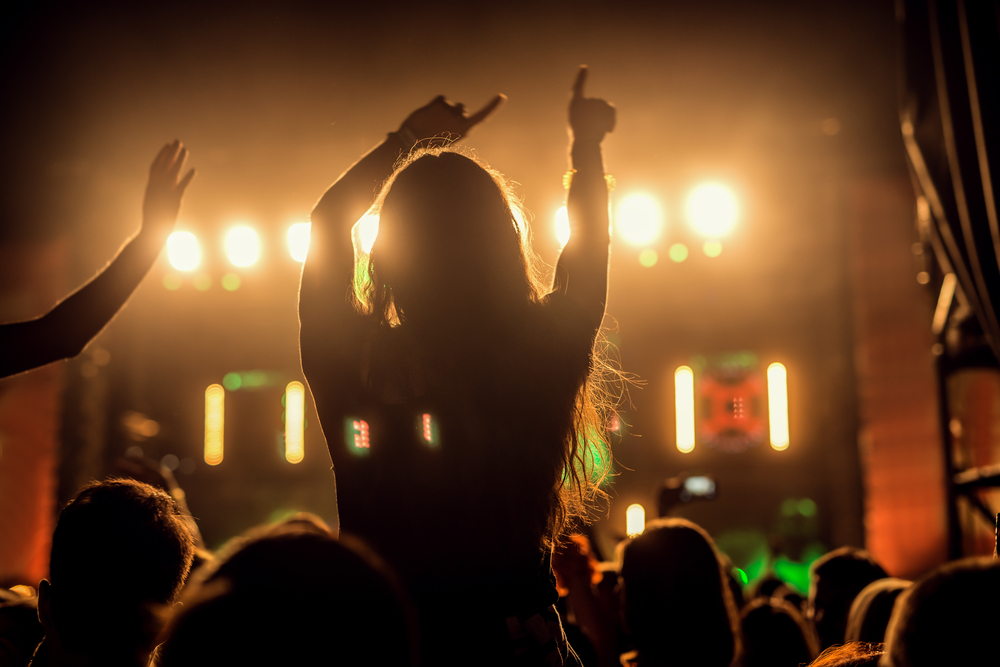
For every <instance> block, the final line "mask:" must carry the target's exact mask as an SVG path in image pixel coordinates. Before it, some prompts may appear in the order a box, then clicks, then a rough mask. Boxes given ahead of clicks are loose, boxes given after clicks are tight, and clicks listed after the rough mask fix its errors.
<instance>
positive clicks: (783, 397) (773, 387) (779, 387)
mask: <svg viewBox="0 0 1000 667" xmlns="http://www.w3.org/2000/svg"><path fill="white" fill-rule="evenodd" d="M767 416H768V420H769V422H770V426H771V447H773V448H774V449H776V450H777V451H779V452H780V451H784V450H786V449H788V441H789V438H788V374H787V372H786V371H785V367H784V366H782V365H781V364H771V365H770V366H768V367H767Z"/></svg>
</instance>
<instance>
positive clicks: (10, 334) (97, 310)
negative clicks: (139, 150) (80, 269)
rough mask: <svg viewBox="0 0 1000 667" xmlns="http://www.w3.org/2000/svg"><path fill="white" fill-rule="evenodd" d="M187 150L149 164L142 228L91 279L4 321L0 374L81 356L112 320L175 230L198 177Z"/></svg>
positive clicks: (175, 149) (169, 149)
mask: <svg viewBox="0 0 1000 667" xmlns="http://www.w3.org/2000/svg"><path fill="white" fill-rule="evenodd" d="M187 155H188V152H187V149H186V148H184V145H183V144H182V143H181V142H180V141H174V142H173V143H171V144H167V145H166V146H164V147H163V148H162V149H160V152H159V153H158V154H157V156H156V159H155V160H153V164H152V166H150V168H149V181H148V182H147V184H146V196H145V198H144V200H143V204H142V227H141V228H140V229H139V233H138V234H136V235H135V236H133V237H132V238H131V239H130V240H129V241H128V242H127V243H126V244H125V245H124V246H122V248H121V250H119V251H118V254H117V255H116V256H115V258H114V259H113V260H111V262H110V263H109V264H108V265H107V266H106V267H105V268H104V269H102V270H101V271H100V273H98V274H97V275H96V276H94V277H93V278H92V279H91V280H90V282H88V283H87V284H86V285H84V286H83V287H81V288H80V289H78V290H77V291H76V292H74V293H73V294H71V295H69V296H68V297H66V298H65V299H63V300H62V301H60V302H59V304H57V305H56V306H55V307H54V308H52V310H50V311H49V312H48V313H46V314H45V315H43V316H42V317H39V318H37V319H34V320H28V321H26V322H14V323H12V324H3V325H0V378H4V377H7V376H8V375H15V374H17V373H22V372H24V371H29V370H31V369H33V368H38V367H39V366H44V365H45V364H49V363H52V362H53V361H58V360H60V359H69V358H71V357H75V356H76V355H78V354H80V352H82V351H83V350H84V349H85V348H86V347H87V345H88V344H89V343H90V341H91V340H93V339H94V337H95V336H97V334H99V333H100V332H101V330H102V329H104V327H105V326H106V325H107V324H108V322H110V321H111V320H112V319H114V317H115V315H116V314H117V313H118V311H119V310H120V309H121V307H122V306H123V305H125V302H126V301H128V298H129V297H130V296H132V292H134V291H135V288H136V287H137V286H138V285H139V283H140V282H142V279H143V278H145V277H146V274H147V273H148V272H149V269H150V267H151V266H153V262H155V261H156V258H157V257H158V256H159V254H160V250H162V249H163V245H164V244H165V243H166V242H167V237H168V236H170V233H171V232H172V231H173V229H174V223H176V222H177V214H178V213H179V212H180V208H181V199H182V198H183V197H184V191H185V190H186V189H187V186H188V183H190V182H191V179H192V178H193V177H194V170H193V169H191V170H190V171H188V172H187V173H186V174H185V175H184V176H183V177H181V171H182V170H183V169H184V162H185V161H186V160H187Z"/></svg>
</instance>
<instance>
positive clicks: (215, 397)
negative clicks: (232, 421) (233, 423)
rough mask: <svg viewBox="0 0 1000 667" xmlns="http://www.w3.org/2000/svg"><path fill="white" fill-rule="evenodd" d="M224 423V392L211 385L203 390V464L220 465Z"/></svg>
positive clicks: (219, 387)
mask: <svg viewBox="0 0 1000 667" xmlns="http://www.w3.org/2000/svg"><path fill="white" fill-rule="evenodd" d="M225 422H226V390H225V389H223V388H222V385H221V384H212V385H209V386H208V389H206V390H205V463H207V464H208V465H210V466H217V465H219V464H220V463H222V443H223V434H224V426H225Z"/></svg>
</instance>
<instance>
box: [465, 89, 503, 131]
mask: <svg viewBox="0 0 1000 667" xmlns="http://www.w3.org/2000/svg"><path fill="white" fill-rule="evenodd" d="M506 101H507V96H506V95H504V94H502V93H501V94H500V95H497V96H496V97H494V98H493V99H492V100H490V101H489V102H487V104H486V106H484V107H483V108H482V109H480V110H479V111H477V112H476V113H474V114H472V115H471V116H469V121H468V122H469V127H472V126H473V125H477V124H479V123H481V122H483V121H484V120H486V119H487V118H488V117H489V116H490V115H491V114H492V113H493V112H494V111H496V110H497V109H498V108H500V105H502V104H503V103H504V102H506Z"/></svg>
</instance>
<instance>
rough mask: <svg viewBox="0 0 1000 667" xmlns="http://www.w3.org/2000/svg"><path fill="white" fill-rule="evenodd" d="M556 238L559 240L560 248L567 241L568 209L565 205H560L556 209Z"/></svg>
mask: <svg viewBox="0 0 1000 667" xmlns="http://www.w3.org/2000/svg"><path fill="white" fill-rule="evenodd" d="M556 239H558V240H559V247H560V248H562V247H563V246H565V245H566V244H567V243H568V242H569V211H567V210H566V207H565V206H560V207H559V210H558V211H556Z"/></svg>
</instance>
